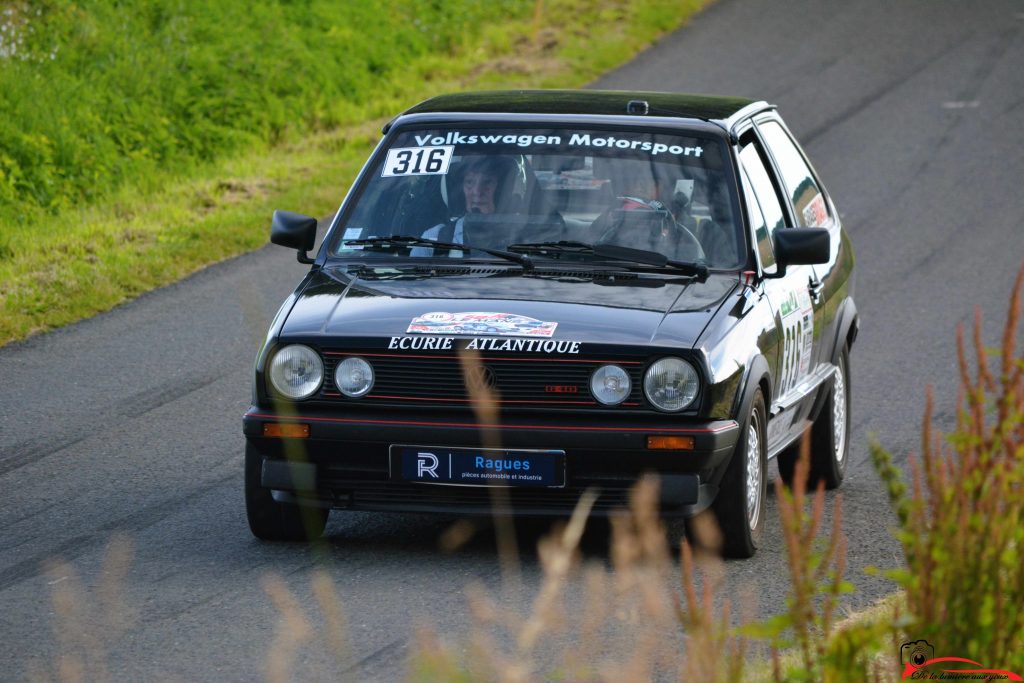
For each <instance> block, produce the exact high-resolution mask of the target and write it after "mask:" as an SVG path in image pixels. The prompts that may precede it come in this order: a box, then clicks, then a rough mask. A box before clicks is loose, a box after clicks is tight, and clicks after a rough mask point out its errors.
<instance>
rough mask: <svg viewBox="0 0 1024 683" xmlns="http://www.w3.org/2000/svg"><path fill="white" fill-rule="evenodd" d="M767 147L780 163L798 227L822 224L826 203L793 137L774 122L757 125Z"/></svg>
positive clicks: (825, 218)
mask: <svg viewBox="0 0 1024 683" xmlns="http://www.w3.org/2000/svg"><path fill="white" fill-rule="evenodd" d="M758 130H760V132H761V135H763V136H764V139H765V143H766V144H767V145H768V149H769V150H771V153H772V156H774V157H775V162H776V163H777V164H778V166H779V172H780V173H781V174H782V180H783V182H784V183H785V184H786V187H787V188H788V190H789V198H790V201H792V202H793V209H794V210H795V212H796V219H797V224H798V225H801V226H823V225H826V224H827V223H828V221H829V218H830V214H829V210H828V204H827V202H826V201H825V197H824V195H822V193H821V188H820V187H818V183H817V182H815V180H814V176H813V175H812V174H811V169H810V168H809V167H808V166H807V162H806V161H804V158H803V156H802V155H801V154H800V151H799V150H798V149H797V148H796V145H795V144H794V143H793V140H792V139H791V138H790V137H789V135H787V134H786V131H785V130H783V129H782V126H780V125H779V124H778V122H776V121H765V122H763V123H760V124H758Z"/></svg>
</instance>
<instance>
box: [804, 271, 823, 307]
mask: <svg viewBox="0 0 1024 683" xmlns="http://www.w3.org/2000/svg"><path fill="white" fill-rule="evenodd" d="M824 288H825V283H824V282H822V281H821V280H819V279H817V278H815V277H814V276H811V275H809V276H807V291H808V292H810V293H811V298H812V299H814V303H816V304H819V303H821V290H823V289H824Z"/></svg>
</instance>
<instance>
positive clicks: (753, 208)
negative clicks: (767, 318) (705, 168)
mask: <svg viewBox="0 0 1024 683" xmlns="http://www.w3.org/2000/svg"><path fill="white" fill-rule="evenodd" d="M740 180H741V184H742V185H743V196H744V197H745V198H746V204H747V214H748V215H749V216H750V227H751V228H752V229H753V231H754V239H755V240H756V241H757V253H758V255H759V256H760V257H761V268H762V269H763V270H764V271H765V272H766V273H770V272H773V271H774V270H775V248H774V247H773V246H772V235H771V233H770V232H768V225H767V224H766V223H765V220H764V213H763V212H762V211H761V205H760V204H759V203H758V201H757V195H755V194H754V188H753V187H752V186H751V184H750V178H748V177H747V173H746V171H744V170H743V169H740Z"/></svg>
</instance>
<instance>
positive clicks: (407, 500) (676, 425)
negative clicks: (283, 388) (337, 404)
mask: <svg viewBox="0 0 1024 683" xmlns="http://www.w3.org/2000/svg"><path fill="white" fill-rule="evenodd" d="M273 423H300V424H304V425H308V426H309V438H304V439H297V438H268V437H265V436H264V425H266V424H273ZM243 431H244V434H245V436H246V438H247V440H248V447H249V449H250V453H251V454H252V455H253V456H254V457H258V458H261V459H262V461H263V463H262V466H261V481H262V483H263V486H264V487H266V488H269V489H272V490H273V491H274V496H275V498H277V499H278V500H280V501H282V502H284V501H289V502H296V501H299V500H300V499H301V500H302V502H304V503H307V504H310V503H315V504H319V505H323V506H329V507H334V508H344V509H358V510H381V511H385V510H388V511H410V512H456V513H463V514H488V513H490V512H492V511H493V508H494V504H495V500H496V498H495V494H496V493H497V492H496V490H495V488H494V487H475V486H446V485H431V484H423V483H418V482H407V481H402V480H401V479H400V478H398V477H397V475H392V472H391V467H390V460H389V450H390V447H391V446H392V445H394V444H418V445H434V446H446V447H452V448H455V447H464V448H466V447H468V448H480V447H484V446H485V445H486V446H490V447H494V446H497V447H500V448H505V449H558V450H563V451H565V470H566V474H565V486H564V487H557V488H556V487H538V488H523V487H515V488H505V487H502V488H501V492H500V496H501V497H500V498H498V499H497V500H499V501H501V502H503V503H504V502H507V503H508V504H509V505H510V506H511V510H510V511H511V512H512V513H514V514H529V515H564V514H568V513H570V512H571V511H572V509H573V507H574V506H575V504H576V502H577V500H578V499H579V496H580V494H581V493H582V492H583V491H584V490H586V489H588V488H596V489H598V490H599V492H600V496H599V498H598V501H597V504H596V505H595V508H594V510H595V512H596V513H598V514H606V513H608V512H611V511H612V510H614V509H617V508H621V507H623V506H624V505H626V504H627V502H628V491H629V488H630V487H631V486H632V485H633V484H634V483H635V482H636V480H637V478H638V477H640V476H641V475H643V474H644V473H647V472H654V473H657V474H658V475H659V479H660V481H661V486H662V492H661V502H662V508H663V513H665V514H667V515H690V514H695V513H696V512H698V511H700V510H702V509H704V508H705V507H707V505H709V504H710V502H711V500H712V499H713V498H714V495H715V493H716V487H715V486H713V485H712V484H711V483H710V482H711V480H712V479H713V476H712V475H713V473H714V472H715V471H717V470H719V469H720V468H721V467H722V466H723V465H724V464H725V463H726V462H727V461H728V458H729V457H730V455H731V454H732V452H733V449H734V448H735V446H736V442H737V439H738V435H739V426H738V425H737V423H736V422H735V421H732V420H720V421H713V422H686V423H680V421H678V420H675V421H673V422H670V423H669V422H667V421H666V420H665V419H664V418H661V419H657V420H648V419H639V418H634V417H632V416H631V417H628V418H625V419H621V418H620V419H617V420H614V421H612V420H609V419H608V418H607V417H606V416H601V417H599V418H593V417H591V416H580V415H568V414H560V415H551V414H544V415H505V416H503V418H502V422H501V424H495V425H481V424H479V423H477V422H476V421H474V420H473V419H472V418H471V417H470V418H468V419H467V415H466V414H465V413H445V414H441V413H432V412H419V413H409V414H395V413H390V414H380V413H376V412H374V413H373V414H372V415H371V414H358V413H357V414H353V413H348V414H346V415H344V416H339V415H337V414H326V413H311V412H304V413H302V414H296V415H293V416H284V415H280V414H275V413H274V412H273V411H271V410H266V409H261V408H259V407H256V406H254V407H253V408H251V409H250V410H249V411H248V412H247V413H246V415H245V416H244V418H243ZM649 436H690V437H693V441H694V447H693V448H692V449H688V450H651V449H648V448H647V439H648V437H649Z"/></svg>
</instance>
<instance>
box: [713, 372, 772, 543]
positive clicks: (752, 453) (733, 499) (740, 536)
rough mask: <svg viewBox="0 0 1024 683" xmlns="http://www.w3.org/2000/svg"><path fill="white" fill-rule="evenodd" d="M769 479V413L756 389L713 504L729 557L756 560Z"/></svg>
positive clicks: (762, 530)
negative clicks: (754, 557)
mask: <svg viewBox="0 0 1024 683" xmlns="http://www.w3.org/2000/svg"><path fill="white" fill-rule="evenodd" d="M767 478H768V477H767V411H766V410H765V407H764V395H763V394H762V393H761V390H760V389H757V390H756V391H755V392H754V398H753V399H752V400H751V402H750V413H749V414H748V415H747V419H746V420H744V422H743V430H742V432H741V437H740V442H739V443H738V444H737V445H736V450H735V451H734V452H733V454H732V458H731V459H730V461H729V465H728V466H727V468H726V470H725V475H724V476H723V477H722V482H721V484H720V485H719V490H718V496H717V497H716V498H715V502H714V503H712V510H714V513H715V516H716V517H717V518H718V526H719V527H720V528H721V530H722V552H723V554H724V555H725V556H726V557H735V558H747V557H753V555H754V553H755V552H756V551H757V548H758V546H759V545H760V544H761V537H762V535H763V533H764V517H765V493H766V491H767ZM755 479H756V481H755Z"/></svg>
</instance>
